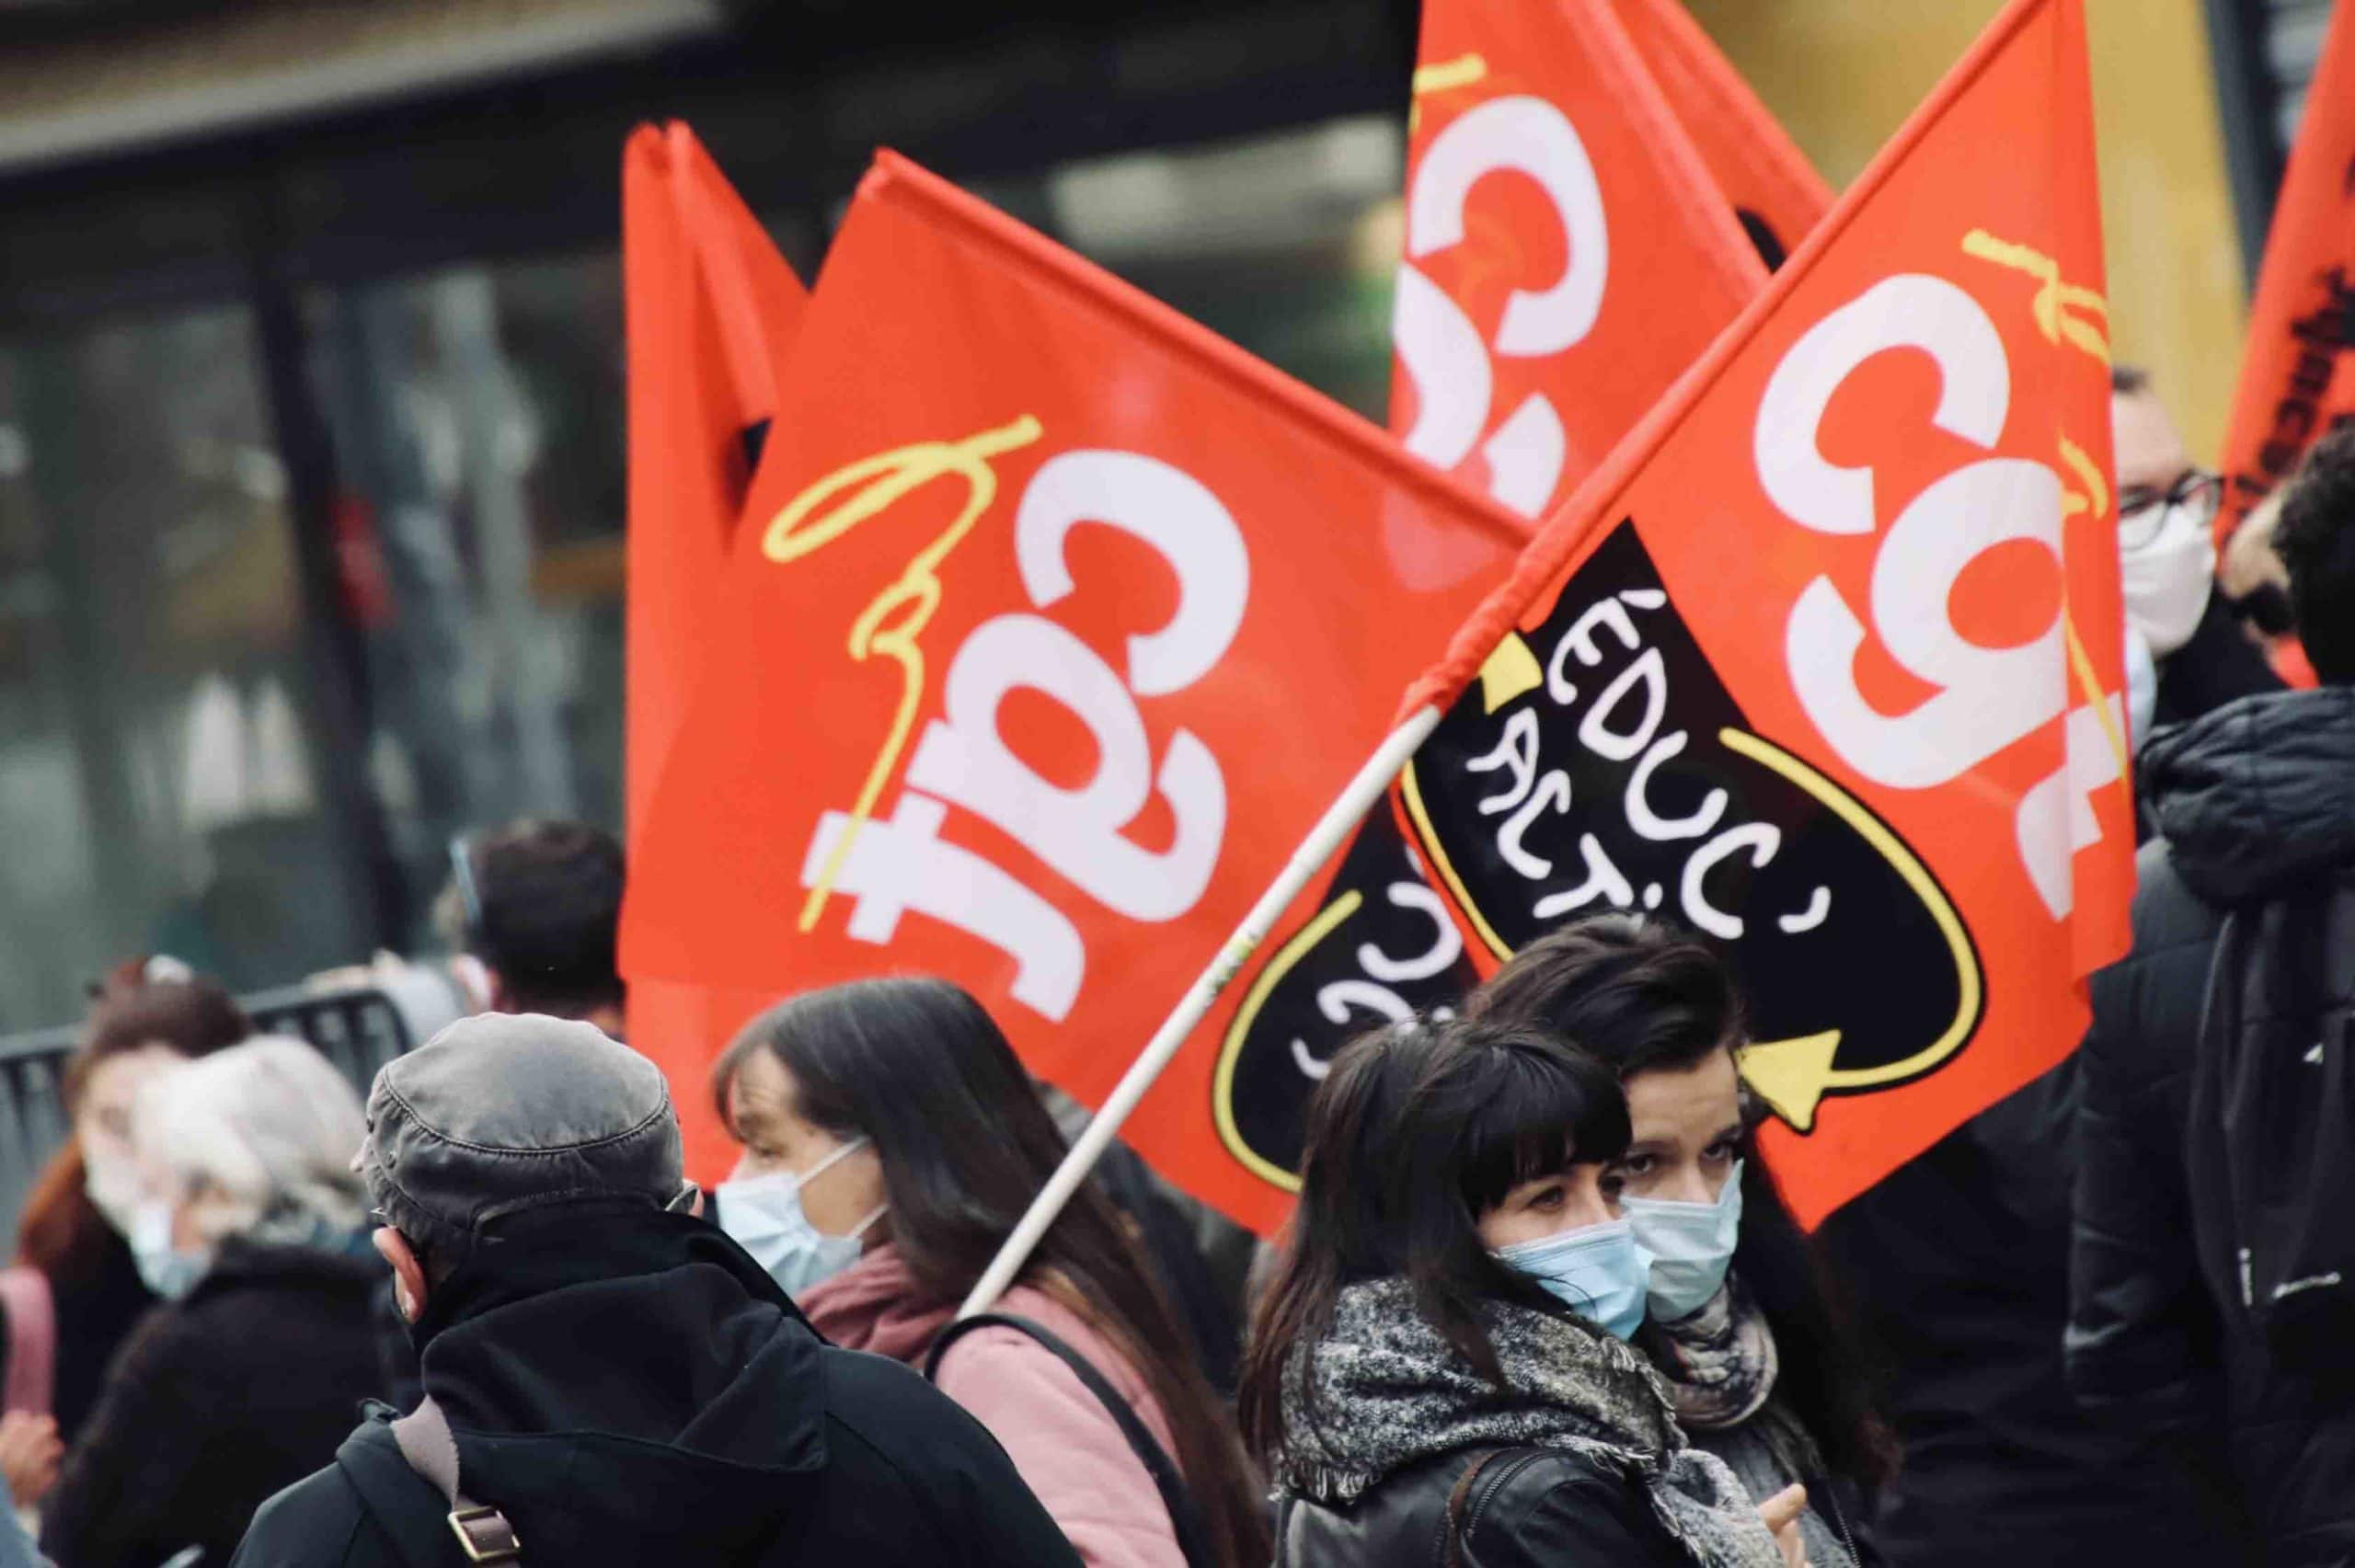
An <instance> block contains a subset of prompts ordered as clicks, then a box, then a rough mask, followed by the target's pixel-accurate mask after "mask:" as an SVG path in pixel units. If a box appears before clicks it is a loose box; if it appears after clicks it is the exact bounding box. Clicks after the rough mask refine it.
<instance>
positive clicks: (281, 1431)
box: [40, 1242, 385, 1568]
mask: <svg viewBox="0 0 2355 1568" xmlns="http://www.w3.org/2000/svg"><path fill="white" fill-rule="evenodd" d="M384 1271H385V1265H384V1264H383V1263H382V1262H381V1261H380V1260H378V1259H377V1258H376V1257H375V1256H374V1255H373V1253H367V1254H364V1255H363V1254H362V1252H361V1251H360V1250H359V1248H358V1247H357V1246H355V1247H354V1248H353V1249H352V1250H351V1251H350V1252H344V1253H330V1252H321V1251H317V1250H315V1249H312V1248H308V1247H250V1246H246V1245H242V1244H240V1243H237V1242H228V1243H226V1244H224V1246H223V1247H222V1249H221V1253H220V1256H219V1258H218V1260H217V1261H216V1262H215V1263H214V1264H213V1268H212V1270H211V1271H210V1272H209V1273H207V1274H206V1275H205V1276H204V1277H203V1278H202V1279H201V1280H199V1281H198V1282H197V1285H196V1288H194V1289H193V1290H191V1291H190V1292H189V1294H188V1296H187V1297H186V1298H185V1299H182V1300H179V1301H176V1302H167V1303H166V1304H164V1305H162V1306H159V1307H157V1308H156V1309H155V1310H154V1311H153V1312H151V1313H150V1314H149V1315H148V1316H147V1318H146V1320H145V1321H144V1322H142V1323H141V1324H140V1326H139V1328H138V1330H137V1331H136V1332H135V1333H133V1334H132V1336H131V1338H130V1340H129V1341H128V1342H126V1343H125V1345H123V1348H122V1352H121V1356H118V1357H117V1359H116V1361H115V1364H114V1368H113V1370H112V1371H111V1372H110V1373H109V1376H108V1379H107V1383H106V1387H105V1389H104V1391H102V1392H101V1393H100V1395H99V1396H98V1405H97V1407H96V1408H95V1409H94V1410H93V1411H92V1413H91V1415H90V1419H89V1421H88V1423H87V1425H86V1427H85V1429H84V1430H83V1432H82V1435H81V1437H80V1439H79V1440H78V1441H77V1442H76V1443H75V1446H74V1448H73V1450H72V1452H70V1453H69V1454H68V1455H67V1456H66V1459H65V1465H64V1469H63V1472H62V1473H61V1474H60V1476H59V1478H58V1482H57V1486H56V1489H55V1490H54V1491H52V1493H51V1494H49V1497H48V1499H47V1500H46V1501H45V1502H44V1503H43V1504H42V1506H41V1540H40V1544H41V1550H42V1551H44V1552H46V1553H48V1555H49V1556H51V1557H52V1558H53V1559H55V1560H56V1561H57V1562H58V1563H59V1564H60V1565H61V1568H114V1565H118V1564H121V1565H125V1568H131V1565H145V1564H152V1563H158V1562H164V1561H165V1560H166V1559H167V1558H169V1557H170V1556H172V1554H173V1553H175V1552H177V1551H180V1550H181V1549H182V1548H184V1547H189V1546H201V1547H203V1548H204V1550H205V1558H204V1561H205V1562H209V1563H218V1562H226V1561H227V1560H228V1556H229V1553H230V1551H232V1550H233V1549H234V1548H235V1547H236V1544H237V1538H238V1537H239V1536H241V1535H243V1534H244V1533H245V1528H246V1522H247V1520H248V1519H250V1518H251V1517H252V1516H253V1511H254V1509H255V1508H256V1507H258V1506H259V1505H260V1504H261V1503H262V1501H263V1500H264V1499H265V1498H267V1497H269V1496H270V1494H271V1493H273V1492H276V1491H277V1490H279V1489H280V1488H281V1487H282V1486H284V1485H286V1484H287V1483H288V1482H292V1481H293V1480H295V1479H296V1478H297V1477H299V1476H301V1475H303V1474H304V1472H306V1471H310V1470H312V1469H315V1468H316V1466H318V1465H319V1464H321V1463H322V1462H324V1461H325V1460H326V1459H327V1458H329V1457H330V1456H332V1455H333V1454H334V1452H335V1446H336V1444H337V1443H338V1442H339V1440H340V1439H341V1437H342V1436H343V1434H344V1433H345V1432H347V1431H349V1430H350V1426H351V1418H352V1415H353V1414H354V1413H355V1412H357V1411H358V1410H359V1408H360V1404H361V1402H362V1400H364V1399H366V1398H368V1397H369V1396H370V1395H371V1394H373V1392H374V1391H375V1388H376V1358H375V1351H374V1346H373V1344H372V1342H371V1341H370V1338H369V1333H368V1293H369V1291H370V1290H371V1289H372V1288H373V1287H374V1285H375V1282H376V1279H377V1277H378V1276H380V1275H382V1274H383V1273H384ZM61 1310H62V1308H61Z"/></svg>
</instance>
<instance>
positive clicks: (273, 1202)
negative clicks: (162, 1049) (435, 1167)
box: [131, 1036, 367, 1244]
mask: <svg viewBox="0 0 2355 1568" xmlns="http://www.w3.org/2000/svg"><path fill="white" fill-rule="evenodd" d="M131 1135H132V1144H133V1146H134V1147H135V1148H136V1149H137V1150H138V1151H139V1155H140V1158H141V1160H142V1162H144V1163H145V1164H146V1165H148V1166H149V1167H150V1168H151V1169H153V1170H155V1171H158V1172H161V1173H166V1174H167V1175H168V1176H169V1178H170V1180H171V1182H172V1185H174V1186H175V1187H176V1188H177V1189H178V1191H177V1193H176V1194H175V1196H177V1197H178V1198H179V1199H180V1200H182V1201H188V1200H191V1199H194V1200H199V1201H198V1202H197V1203H196V1204H195V1206H194V1207H195V1212H196V1216H197V1224H198V1226H199V1228H200V1229H201V1230H203V1231H204V1233H205V1240H206V1241H207V1242H221V1241H224V1240H227V1239H229V1238H231V1237H241V1238H244V1239H246V1240H248V1241H254V1242H262V1243H265V1244H267V1243H270V1242H281V1243H282V1242H303V1241H307V1240H311V1239H313V1238H314V1237H316V1235H317V1234H318V1232H319V1231H320V1230H321V1229H322V1228H326V1229H329V1230H356V1229H357V1228H358V1227H359V1225H360V1223H361V1221H362V1219H363V1218H365V1215H366V1208H365V1205H364V1203H363V1201H362V1188H361V1184H360V1178H359V1176H358V1175H357V1174H355V1173H353V1171H352V1169H351V1162H352V1157H353V1156H354V1155H355V1154H357V1153H358V1152H359V1150H360V1144H361V1140H362V1139H363V1138H364V1137H366V1135H367V1123H366V1118H365V1117H364V1116H363V1115H362V1111H361V1108H360V1097H359V1095H357V1094H356V1093H353V1091H352V1088H351V1085H350V1083H348V1082H345V1081H344V1077H343V1074H341V1073H340V1072H338V1071H337V1070H335V1068H334V1066H333V1065H332V1064H331V1063H329V1062H328V1060H327V1058H325V1057H323V1056H321V1055H320V1054H319V1053H318V1051H317V1050H316V1048H315V1047H312V1046H311V1045H309V1044H308V1043H307V1042H305V1041H303V1040H298V1039H293V1038H290V1037H287V1036H262V1037H260V1038H258V1039H252V1040H248V1041H247V1042H246V1043H244V1044H243V1045H238V1046H231V1047H229V1048H228V1049H226V1050H222V1051H216V1052H214V1053H213V1055H211V1056H209V1057H205V1058H202V1059H200V1060H197V1061H192V1062H190V1063H189V1064H188V1065H186V1066H185V1067H179V1068H175V1069H173V1070H171V1071H168V1072H166V1073H163V1074H161V1075H159V1076H158V1077H157V1078H156V1079H155V1081H153V1082H149V1083H148V1084H146V1085H145V1086H144V1087H143V1088H142V1089H141V1090H140V1093H139V1096H138V1099H137V1100H136V1101H135V1102H134V1104H133V1105H132V1121H131Z"/></svg>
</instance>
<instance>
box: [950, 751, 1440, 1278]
mask: <svg viewBox="0 0 2355 1568" xmlns="http://www.w3.org/2000/svg"><path fill="white" fill-rule="evenodd" d="M1439 720H1440V708H1439V705H1438V704H1429V705H1426V706H1424V707H1421V708H1419V709H1417V710H1416V711H1415V713H1414V714H1413V715H1412V716H1410V717H1409V718H1407V721H1406V722H1405V723H1404V724H1401V725H1400V726H1399V727H1397V728H1396V729H1394V730H1392V731H1391V732H1390V734H1389V737H1388V738H1386V739H1384V741H1383V743H1382V745H1381V747H1380V748H1379V749H1378V750H1376V751H1375V752H1374V753H1373V756H1371V757H1369V758H1367V759H1366V761H1365V765H1364V766H1363V767H1361V768H1360V769H1359V770H1358V771H1357V775H1356V777H1354V778H1352V779H1350V782H1349V784H1347V785H1345V786H1344V787H1343V788H1342V790H1341V793H1340V794H1339V795H1338V796H1336V797H1335V798H1334V801H1333V804H1332V805H1330V806H1328V807H1326V808H1325V815H1324V816H1322V817H1319V818H1317V819H1316V825H1315V827H1313V828H1311V829H1310V830H1308V836H1307V837H1306V838H1304V839H1303V840H1302V841H1301V842H1300V847H1299V848H1298V849H1295V850H1294V851H1292V858H1291V859H1290V860H1288V861H1286V862H1285V863H1284V868H1283V870H1282V871H1281V872H1280V873H1279V874H1278V875H1277V876H1276V879H1275V881H1274V882H1272V883H1270V884H1269V887H1268V890H1267V891H1266V892H1264V893H1262V894H1260V895H1259V901H1258V903H1256V904H1253V905H1252V906H1251V910H1250V912H1249V913H1248V914H1246V915H1245V916H1244V917H1243V922H1242V923H1241V924H1240V925H1238V926H1236V927H1235V934H1234V935H1232V936H1230V937H1228V938H1227V939H1226V943H1225V944H1224V945H1223V946H1222V947H1221V948H1220V949H1219V950H1218V956H1217V957H1216V958H1214V959H1212V962H1211V967H1209V968H1207V969H1205V970H1203V971H1202V973H1201V974H1200V976H1198V977H1197V978H1196V979H1195V980H1194V983H1193V984H1192V985H1191V986H1189V987H1188V988H1187V990H1186V994H1185V995H1184V996H1182V997H1180V998H1179V999H1178V1001H1177V1007H1176V1008H1175V1009H1173V1010H1172V1011H1171V1013H1170V1014H1169V1016H1168V1017H1167V1018H1165V1019H1163V1020H1162V1023H1161V1027H1160V1028H1158V1029H1156V1030H1155V1031H1154V1034H1153V1038H1152V1039H1150V1040H1148V1041H1146V1042H1145V1047H1144V1049H1143V1051H1142V1052H1141V1053H1139V1055H1138V1057H1137V1059H1136V1060H1135V1061H1133V1062H1131V1063H1130V1064H1129V1070H1128V1071H1126V1072H1125V1073H1122V1074H1121V1075H1120V1082H1119V1083H1118V1084H1116V1085H1114V1086H1113V1089H1112V1093H1110V1094H1109V1095H1108V1096H1106V1098H1105V1101H1104V1105H1103V1108H1102V1109H1100V1110H1098V1111H1097V1113H1096V1116H1095V1119H1094V1120H1092V1121H1090V1122H1089V1123H1088V1124H1087V1128H1086V1131H1084V1132H1082V1133H1081V1134H1080V1135H1079V1139H1078V1140H1077V1141H1076V1142H1074V1144H1073V1145H1072V1146H1071V1152H1070V1153H1069V1154H1066V1155H1065V1156H1063V1163H1062V1164H1061V1165H1059V1166H1057V1167H1056V1168H1055V1173H1054V1174H1053V1175H1052V1176H1050V1177H1049V1178H1048V1179H1047V1185H1045V1186H1044V1187H1042V1188H1040V1191H1039V1196H1037V1197H1036V1198H1033V1199H1032V1200H1031V1203H1030V1207H1029V1209H1028V1212H1026V1213H1025V1214H1024V1215H1023V1216H1022V1221H1021V1223H1020V1224H1018V1225H1017V1226H1015V1228H1014V1233H1013V1234H1012V1235H1010V1236H1008V1237H1007V1238H1006V1239H1005V1246H1003V1247H1001V1248H999V1249H998V1254H997V1256H996V1257H994V1258H993V1259H991V1260H990V1266H989V1268H988V1270H987V1271H986V1272H984V1273H983V1274H982V1277H981V1279H980V1281H979V1282H978V1283H976V1284H975V1285H974V1287H973V1290H972V1294H971V1295H969V1296H967V1297H966V1298H965V1304H964V1305H963V1306H962V1307H960V1308H959V1309H958V1311H957V1315H958V1316H959V1317H960V1318H970V1317H971V1316H973V1315H974V1314H975V1313H977V1312H986V1311H988V1310H990V1308H991V1307H993V1306H994V1305H995V1304H996V1302H997V1299H998V1298H999V1297H1000V1296H1002V1295H1004V1294H1005V1289H1006V1287H1008V1286H1009V1285H1012V1284H1013V1283H1014V1280H1015V1276H1017V1275H1018V1274H1020V1273H1021V1272H1022V1265H1024V1264H1026V1263H1028V1262H1029V1261H1030V1253H1032V1251H1034V1250H1035V1249H1036V1248H1037V1247H1038V1245H1039V1240H1040V1237H1042V1236H1044V1235H1045V1234H1046V1233H1047V1227H1049V1226H1050V1225H1052V1224H1053V1223H1054V1222H1055V1217H1056V1216H1057V1215H1059V1214H1061V1213H1062V1212H1063V1206H1064V1205H1065V1204H1067V1203H1069V1202H1070V1201H1071V1196H1072V1195H1073V1194H1074V1193H1075V1192H1077V1191H1078V1190H1079V1185H1080V1184H1081V1183H1082V1182H1084V1181H1086V1179H1087V1173H1088V1172H1089V1171H1090V1170H1092V1169H1093V1168H1094V1167H1095V1164H1096V1162H1097V1160H1099V1159H1100V1158H1102V1157H1103V1154H1104V1151H1105V1150H1107V1149H1109V1148H1110V1147H1111V1146H1112V1140H1113V1139H1115V1138H1117V1137H1119V1136H1120V1124H1121V1123H1123V1122H1125V1121H1127V1120H1128V1119H1129V1113H1130V1112H1132V1111H1133V1110H1135V1109H1136V1108H1137V1103H1138V1102H1139V1101H1141V1100H1143V1098H1144V1095H1145V1091H1146V1090H1148V1089H1150V1088H1152V1087H1153V1082H1154V1080H1155V1079H1156V1078H1159V1077H1160V1076H1161V1071H1162V1069H1164V1068H1166V1067H1167V1066H1168V1065H1169V1063H1170V1061H1171V1059H1174V1058H1175V1057H1176V1056H1177V1051H1178V1047H1181V1046H1183V1045H1184V1044H1185V1043H1186V1040H1187V1037H1188V1036H1190V1035H1192V1034H1193V1032H1194V1026H1195V1025H1196V1024H1200V1022H1201V1021H1202V1017H1203V1015H1204V1014H1206V1013H1209V1012H1210V1010H1211V1004H1212V1002H1214V1001H1217V1000H1218V995H1219V992H1221V991H1223V990H1225V989H1226V986H1227V982H1229V981H1230V980H1232V979H1235V976H1236V975H1237V974H1238V973H1240V972H1241V970H1242V968H1243V966H1244V964H1245V963H1246V961H1247V960H1248V959H1249V958H1250V956H1251V955H1252V953H1253V952H1254V951H1256V950H1257V949H1258V945H1259V944H1261V943H1263V942H1265V941H1266V940H1267V939H1268V933H1269V932H1270V931H1271V930H1273V929H1274V927H1275V923H1276V921H1278V920H1280V919H1281V918H1282V917H1283V912H1284V910H1286V909H1288V908H1290V907H1291V905H1292V900H1293V899H1294V898H1298V897H1299V896H1300V894H1301V891H1302V889H1304V888H1305V887H1307V886H1308V885H1309V883H1310V882H1311V881H1313V880H1315V876H1316V874H1317V872H1318V871H1319V870H1320V869H1322V868H1323V866H1324V864H1325V863H1326V862H1327V860H1329V859H1331V858H1332V855H1333V852H1334V851H1336V850H1338V849H1339V848H1340V847H1341V844H1342V842H1343V841H1345V840H1346V839H1348V837H1349V835H1350V833H1351V832H1352V831H1353V830H1355V829H1356V828H1357V825H1358V823H1359V822H1360V821H1361V820H1362V819H1363V818H1364V817H1365V814H1366V813H1367V812H1369V811H1371V810H1373V807H1374V804H1375V802H1377V801H1379V800H1380V799H1381V798H1382V792H1383V791H1384V790H1386V789H1388V788H1389V787H1390V781H1391V780H1393V779H1395V778H1396V777H1397V776H1398V771H1399V770H1400V769H1401V768H1404V767H1405V766H1406V765H1407V758H1409V757H1411V756H1413V755H1414V754H1415V750H1416V748H1417V747H1419V746H1420V745H1422V743H1423V742H1424V741H1425V740H1426V739H1428V738H1430V733H1431V731H1432V730H1434V729H1436V728H1437V727H1439Z"/></svg>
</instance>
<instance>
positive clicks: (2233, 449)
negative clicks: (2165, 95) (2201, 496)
mask: <svg viewBox="0 0 2355 1568" xmlns="http://www.w3.org/2000/svg"><path fill="white" fill-rule="evenodd" d="M2350 350H2355V5H2349V4H2347V3H2346V0H2341V3H2340V4H2339V6H2338V9H2337V11H2336V12H2335V13H2334V15H2333V16H2332V17H2331V23H2330V31H2329V34H2328V35H2327V36H2326V38H2325V39H2324V40H2323V46H2322V57H2321V59H2320V61H2319V62H2318V63H2316V65H2315V76H2314V83H2313V85H2312V86H2310V87H2309V88H2308V89H2307V92H2306V113H2305V121H2304V123H2303V125H2302V126H2301V127H2300V128H2299V131H2298V141H2297V145H2296V146H2294V147H2292V149H2291V152H2290V164H2289V167H2288V169H2287V170H2286V171H2285V172H2284V173H2283V175H2282V177H2281V193H2280V198H2279V200H2278V201H2277V203H2276V205H2275V207H2274V211H2273V228H2272V231H2271V232H2270V233H2269V235H2267V236H2266V241H2265V266H2264V268H2263V269H2262V270H2261V271H2260V272H2259V273H2258V275H2257V299H2256V303H2254V304H2253V305H2252V306H2251V307H2250V311H2249V326H2248V341H2247V344H2246V347H2245V348H2244V349H2242V351H2241V373H2240V382H2239V384H2238V385H2237V386H2236V387H2235V388H2234V392H2233V414H2232V419H2231V422H2230V423H2229V425H2227V427H2226V429H2225V431H2224V456H2223V469H2224V477H2225V480H2226V484H2225V486H2224V505H2223V510H2222V512H2221V513H2220V514H2219V515H2218V517H2217V519H2216V538H2217V541H2218V542H2219V543H2220V544H2221V543H2222V542H2223V541H2224V540H2226V539H2228V538H2230V537H2231V536H2232V532H2233V530H2234V529H2235V528H2238V527H2239V526H2240V524H2241V520H2242V519H2243V518H2245V517H2246V516H2247V515H2248V511H2249V509H2250V508H2252V507H2254V506H2256V505H2257V502H2258V501H2260V500H2262V499H2264V498H2265V496H2266V493H2267V492H2268V491H2269V490H2271V489H2272V488H2273V487H2274V486H2276V485H2279V484H2280V482H2281V481H2282V480H2283V479H2285V478H2287V477H2288V476H2289V474H2290V471H2291V469H2292V468H2293V467H2295V466H2296V464H2297V462H2298V459H2299V457H2300V456H2301V455H2303V453H2304V452H2305V450H2306V448H2307V447H2309V446H2311V445H2313V444H2314V442H2315V441H2316V440H2317V439H2319V438H2320V437H2321V435H2322V434H2323V432H2324V431H2326V430H2327V429H2330V427H2331V426H2332V425H2333V424H2335V423H2337V422H2338V421H2341V420H2345V419H2349V418H2355V352H2350Z"/></svg>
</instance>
